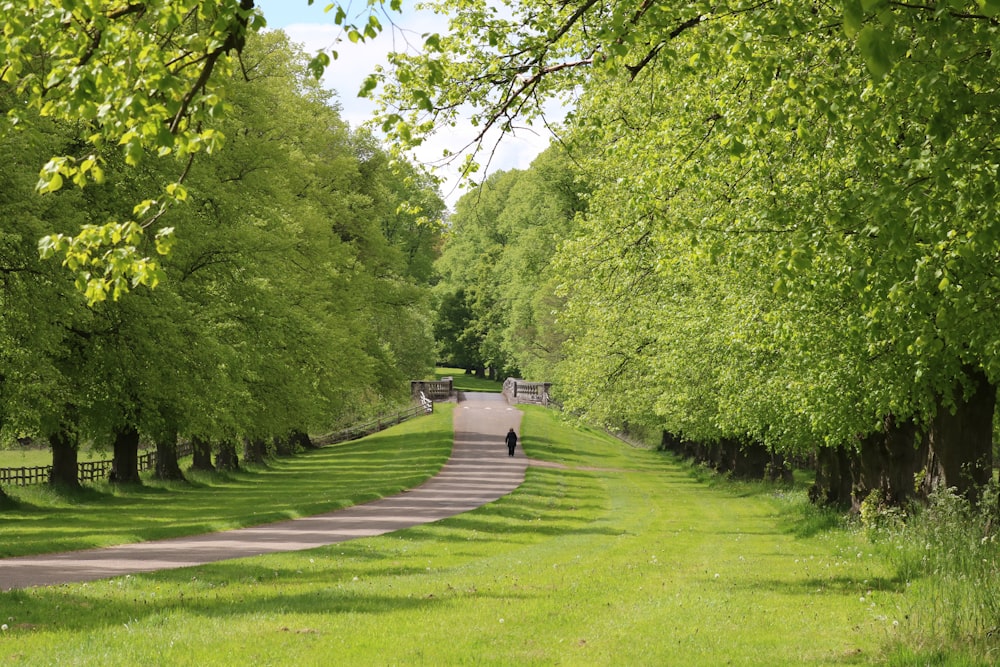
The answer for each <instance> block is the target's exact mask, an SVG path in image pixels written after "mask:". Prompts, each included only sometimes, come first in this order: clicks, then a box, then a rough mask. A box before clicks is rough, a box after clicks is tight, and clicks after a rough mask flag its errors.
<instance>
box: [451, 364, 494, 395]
mask: <svg viewBox="0 0 1000 667" xmlns="http://www.w3.org/2000/svg"><path fill="white" fill-rule="evenodd" d="M443 377H451V378H453V379H454V380H455V382H454V387H455V389H456V390H458V391H488V392H497V393H499V392H501V391H503V383H502V382H497V381H496V380H487V379H485V378H477V377H476V376H475V375H466V373H465V369H463V368H437V369H435V370H434V379H435V380H440V379H441V378H443Z"/></svg>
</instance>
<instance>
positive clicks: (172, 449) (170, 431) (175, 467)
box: [154, 428, 184, 481]
mask: <svg viewBox="0 0 1000 667" xmlns="http://www.w3.org/2000/svg"><path fill="white" fill-rule="evenodd" d="M154 474H155V475H156V479H163V480H177V481H183V479H184V473H183V472H181V466H180V464H179V463H178V462H177V429H175V428H165V429H164V430H163V432H162V433H160V434H159V435H158V436H157V438H156V469H155V473H154Z"/></svg>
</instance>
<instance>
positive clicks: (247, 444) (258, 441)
mask: <svg viewBox="0 0 1000 667" xmlns="http://www.w3.org/2000/svg"><path fill="white" fill-rule="evenodd" d="M243 462H244V463H257V464H264V463H266V462H267V443H266V442H265V441H264V439H263V438H245V439H244V440H243Z"/></svg>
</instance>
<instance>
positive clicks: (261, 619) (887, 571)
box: [0, 407, 985, 666]
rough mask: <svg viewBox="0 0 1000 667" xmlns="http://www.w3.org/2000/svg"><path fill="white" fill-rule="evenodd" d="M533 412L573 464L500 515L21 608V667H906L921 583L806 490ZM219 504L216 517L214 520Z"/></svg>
mask: <svg viewBox="0 0 1000 667" xmlns="http://www.w3.org/2000/svg"><path fill="white" fill-rule="evenodd" d="M525 412H526V416H525V419H524V421H523V423H522V441H523V444H524V447H525V450H526V452H527V454H528V455H529V456H532V457H535V458H540V459H546V460H550V461H558V462H562V463H565V464H567V465H569V466H571V467H570V468H568V469H547V468H531V469H529V471H528V475H527V479H526V481H525V483H524V485H522V486H521V487H520V488H519V489H518V490H517V491H515V492H514V493H512V494H510V495H509V496H507V497H505V498H502V499H501V500H499V501H497V502H495V503H492V504H490V505H487V506H485V507H483V508H480V509H478V510H476V511H473V512H469V513H466V514H462V515H459V516H456V517H453V518H451V519H446V520H443V521H440V522H436V523H433V524H427V525H424V526H420V527H417V528H412V529H409V530H405V531H400V532H398V533H394V534H391V535H385V536H382V537H377V538H370V539H363V540H357V541H352V542H348V543H341V544H337V545H333V546H330V547H324V548H320V549H314V550H311V551H306V552H296V553H290V554H278V555H270V556H262V557H256V558H249V559H243V560H238V561H230V562H224V563H217V564H213V565H208V566H203V567H196V568H189V569H184V570H174V571H165V572H160V573H154V574H144V575H136V576H130V577H121V578H116V579H111V580H106V581H99V582H92V583H90V584H79V585H66V586H58V587H50V588H41V589H31V590H24V591H14V592H8V593H2V594H0V616H2V618H3V619H6V621H4V622H5V623H6V624H7V625H8V629H7V630H6V631H3V632H2V633H0V664H16V665H130V666H131V665H216V664H222V665H250V664H252V665H298V666H307V665H331V664H342V665H397V664H398V665H452V664H476V665H724V664H729V665H768V666H771V665H854V664H884V663H885V662H892V656H893V653H892V652H891V650H895V649H891V650H890V652H888V653H887V652H886V648H885V647H891V646H893V644H894V642H895V641H896V639H897V637H898V636H899V634H898V633H900V632H901V631H902V626H904V625H905V624H906V615H907V611H908V607H909V604H910V601H909V600H908V589H907V587H906V585H905V584H904V583H903V582H901V581H899V580H897V578H896V577H895V575H894V573H893V572H892V571H891V568H889V567H888V565H887V562H886V561H885V560H883V559H881V558H880V557H879V556H878V555H877V554H873V553H871V552H870V551H869V548H868V545H867V542H866V540H864V539H863V538H862V537H861V536H860V535H859V534H857V533H855V532H853V531H849V530H845V529H843V528H842V527H840V526H839V524H838V522H837V521H836V520H831V517H830V515H824V514H816V513H815V512H814V511H812V510H810V509H809V508H808V505H807V504H806V503H805V502H804V499H803V497H802V495H803V494H802V493H801V492H799V491H791V490H785V491H780V490H775V489H774V488H771V487H766V486H763V485H734V484H716V483H713V484H709V483H706V482H704V481H700V480H699V479H698V478H696V477H695V476H694V475H692V474H691V471H690V470H689V469H687V468H686V467H684V466H683V465H681V464H678V463H676V462H675V461H673V460H672V459H670V458H669V457H666V456H664V455H662V454H659V453H656V452H652V451H648V450H643V449H636V448H631V447H629V446H627V445H624V444H622V443H621V442H619V441H616V440H613V439H611V438H608V437H606V436H604V435H602V434H600V433H597V432H594V431H588V430H579V429H575V428H572V427H571V426H570V425H568V424H565V423H563V422H562V421H561V420H560V417H559V416H558V414H556V413H552V412H548V411H545V410H544V409H541V408H533V407H529V408H527V409H526V410H525ZM443 414H444V413H442V414H439V415H436V416H435V417H430V418H422V419H417V420H414V421H412V422H408V423H407V424H404V425H402V426H400V427H398V428H397V429H391V430H389V431H386V432H384V433H382V434H379V435H377V436H373V437H371V438H368V439H365V440H362V441H360V442H358V443H356V447H357V449H356V450H354V451H352V452H351V454H350V456H349V457H348V458H350V459H351V460H352V461H354V463H352V464H351V465H352V466H355V467H357V468H358V472H359V474H360V473H361V472H362V471H364V472H374V471H375V470H377V469H378V468H379V467H380V466H379V465H375V464H371V465H362V463H361V462H362V461H364V460H365V459H367V456H368V453H367V448H368V447H372V448H374V449H375V451H376V452H378V451H382V447H383V444H380V441H381V440H382V439H385V438H388V439H394V438H395V439H398V440H399V443H400V445H401V449H402V450H407V449H409V448H410V447H413V446H415V445H416V446H419V443H422V442H424V440H425V436H424V435H423V434H422V433H420V432H419V429H422V428H427V427H430V428H429V429H428V430H429V432H430V433H433V434H434V435H433V438H434V439H435V440H436V439H437V438H438V437H439V435H438V434H439V431H440V422H428V421H426V420H433V419H440V418H441V416H442V415H443ZM408 429H414V430H408ZM402 443H407V444H406V445H402ZM431 449H433V450H434V452H437V448H436V447H433V448H431ZM377 455H378V454H377V453H376V454H373V456H377ZM435 455H436V454H435ZM435 455H432V454H430V453H428V454H427V458H433V456H435ZM421 458H423V455H422V456H421ZM307 467H308V468H309V471H308V472H307V471H305V470H302V471H298V472H296V473H295V475H294V476H293V477H289V478H288V480H287V483H288V486H286V487H285V488H286V489H287V490H289V491H292V490H293V489H294V491H293V492H291V493H287V492H286V493H285V494H284V495H286V496H298V495H299V492H298V488H299V485H302V486H304V487H305V488H307V489H309V488H315V487H317V486H322V485H323V480H329V479H337V478H338V475H340V474H341V471H342V468H343V466H342V462H338V460H337V457H336V456H331V457H330V458H325V457H319V458H314V457H309V459H308V466H307ZM431 467H433V466H431ZM284 474H285V473H284V472H283V471H282V470H281V468H280V467H278V468H276V469H274V470H266V471H259V472H255V473H254V477H255V481H254V483H252V484H250V483H246V484H243V483H238V484H237V487H238V488H237V490H236V491H234V495H236V496H238V497H239V498H240V502H242V503H243V504H244V505H245V506H246V507H251V506H254V507H263V506H266V505H265V504H264V503H267V502H271V501H273V500H274V499H275V495H274V492H273V491H271V492H270V493H269V494H267V495H265V496H264V497H263V498H264V499H263V502H261V503H259V504H258V503H257V502H256V501H255V500H254V498H255V495H254V494H255V493H256V489H257V488H258V487H259V486H261V485H268V486H269V485H270V484H271V481H270V480H269V478H270V477H272V476H274V477H279V478H280V477H282V475H284ZM291 480H294V482H292V481H291ZM293 484H294V485H293ZM269 488H270V487H269ZM229 492H230V491H229V489H228V488H227V487H226V486H225V485H223V486H221V487H220V488H218V489H214V490H213V491H212V497H213V498H216V497H218V500H217V503H218V504H219V505H220V506H223V507H231V508H235V504H234V501H233V500H231V499H226V498H225V496H227V494H229ZM187 493H189V492H187V491H184V492H181V491H178V490H176V489H173V488H171V489H165V490H163V491H162V496H155V497H153V498H149V499H135V503H136V504H145V505H146V507H147V509H148V510H149V511H150V512H154V508H153V507H151V505H152V504H161V503H164V502H165V501H166V497H173V496H175V495H176V496H178V497H182V498H186V497H190V496H187V495H186V494H187ZM349 493H357V494H359V499H366V498H367V496H368V492H367V491H365V490H363V485H359V486H356V487H354V490H353V491H352V492H348V491H347V490H346V489H345V490H344V492H343V493H342V494H340V495H343V496H344V497H345V498H346V497H348V496H349ZM203 502H206V503H208V502H209V499H208V498H207V497H205V498H203ZM183 504H184V503H183V502H182V503H179V504H177V505H175V506H174V510H173V511H174V512H182V511H183V510H182V509H181V505H183ZM319 504H323V503H319ZM210 506H212V505H210V504H203V505H201V508H200V511H201V513H202V514H203V515H204V514H214V512H215V510H214V507H213V509H211V510H210V509H208V508H209V507H210ZM309 507H310V506H309V505H305V506H301V507H299V508H298V509H296V510H295V511H297V512H303V511H307V510H308V509H309ZM37 512H38V513H39V514H44V512H43V511H42V509H41V508H38V510H37ZM116 512H117V510H116V509H115V508H114V507H104V506H103V505H102V504H101V503H99V502H97V499H95V501H94V502H93V503H92V504H90V505H88V506H87V507H86V508H79V507H74V508H72V509H70V508H67V511H65V512H63V514H62V516H63V520H64V521H65V522H67V523H66V525H64V526H63V527H62V528H61V529H60V530H62V531H65V532H67V533H72V532H75V533H76V534H78V535H81V536H82V535H84V534H86V533H87V530H86V529H85V528H79V527H76V526H74V525H72V523H71V522H72V518H73V517H74V516H76V517H78V518H85V519H86V520H87V521H92V522H95V523H96V524H98V525H107V524H109V523H110V522H111V521H110V519H106V518H105V517H115V516H117V514H116ZM141 514H142V512H141V511H135V512H134V513H133V514H132V515H130V518H129V519H128V522H132V521H137V522H141ZM170 516H171V512H169V511H163V512H162V513H161V514H160V516H159V519H158V520H160V521H169V518H170ZM10 517H11V515H10V514H8V515H7V516H4V523H3V527H2V529H0V532H2V537H3V543H4V544H5V545H6V544H8V543H9V542H10V541H14V542H17V541H19V540H20V538H21V536H22V535H25V534H30V530H31V528H30V526H29V524H28V523H16V522H15V523H9V522H8V521H7V519H8V518H10ZM35 518H36V519H40V518H41V517H40V516H36V517H35ZM248 520H249V517H244V519H242V520H241V519H239V518H237V517H232V518H230V519H229V520H228V521H229V522H230V523H233V524H239V523H241V522H242V521H248ZM29 523H30V522H29ZM122 523H126V522H122ZM50 529H53V530H54V529H55V528H54V524H52V525H51V526H50ZM25 531H29V532H27V533H26V532H25ZM909 657H913V658H914V662H912V663H911V662H898V661H897V662H895V664H925V662H928V663H929V661H924V660H921V659H920V653H919V650H918V651H917V652H915V653H911V654H909ZM953 657H956V658H957V657H958V656H953ZM933 664H975V663H974V662H972V661H968V662H954V663H952V662H950V661H948V660H945V661H940V660H935V661H934V662H933ZM984 664H985V663H984Z"/></svg>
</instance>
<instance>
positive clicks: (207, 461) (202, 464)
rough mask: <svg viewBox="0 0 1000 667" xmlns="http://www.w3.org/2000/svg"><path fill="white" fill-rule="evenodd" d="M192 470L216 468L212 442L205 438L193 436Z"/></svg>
mask: <svg viewBox="0 0 1000 667" xmlns="http://www.w3.org/2000/svg"><path fill="white" fill-rule="evenodd" d="M191 452H192V453H191V470H215V466H213V465H212V444H211V443H210V442H209V441H208V440H206V439H205V438H200V437H198V436H193V437H192V438H191Z"/></svg>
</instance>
